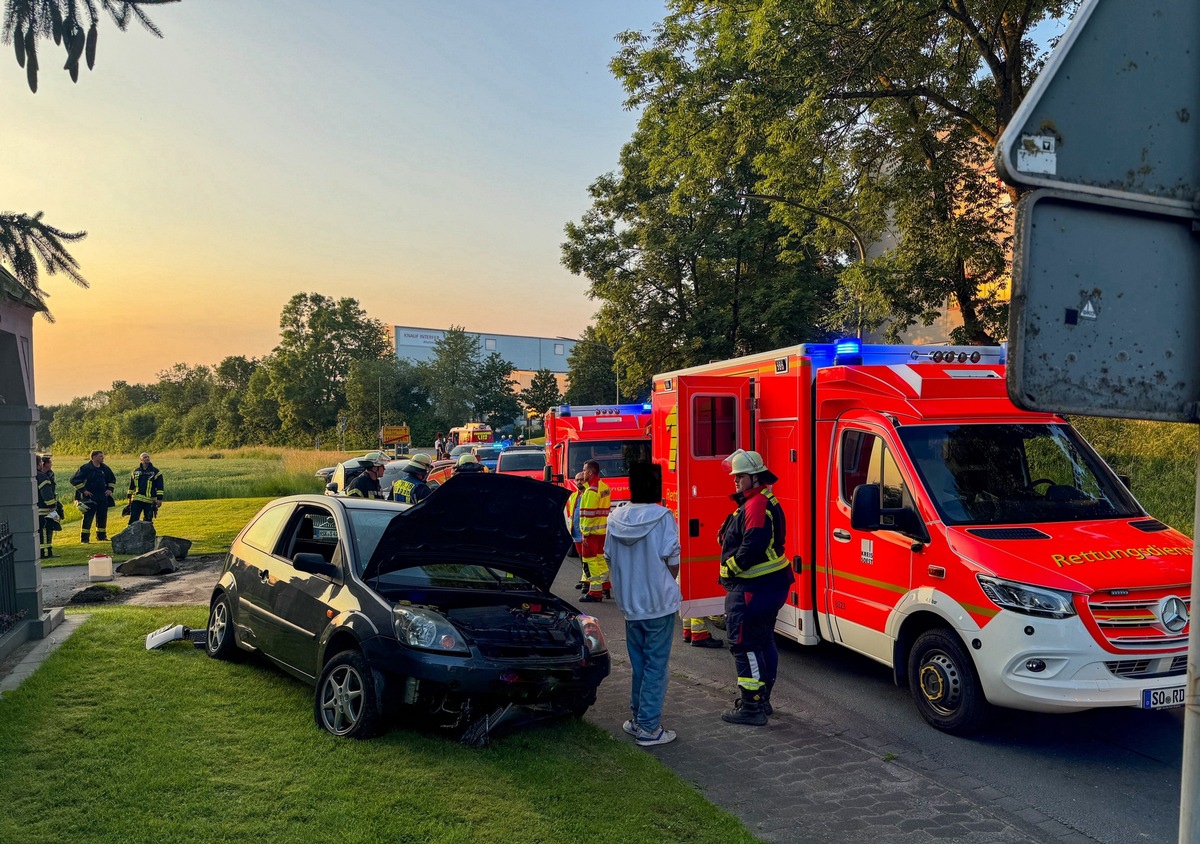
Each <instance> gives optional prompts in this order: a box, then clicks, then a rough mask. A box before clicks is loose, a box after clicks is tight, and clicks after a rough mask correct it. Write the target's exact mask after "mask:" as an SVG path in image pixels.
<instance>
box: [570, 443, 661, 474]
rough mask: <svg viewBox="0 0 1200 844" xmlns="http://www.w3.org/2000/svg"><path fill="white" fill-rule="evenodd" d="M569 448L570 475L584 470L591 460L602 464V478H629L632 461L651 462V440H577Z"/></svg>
mask: <svg viewBox="0 0 1200 844" xmlns="http://www.w3.org/2000/svg"><path fill="white" fill-rule="evenodd" d="M568 449H569V451H568V454H567V460H568V462H569V463H570V466H569V467H568V468H567V472H568V474H569V476H570V477H574V476H575V475H576V474H578V473H579V472H582V471H583V464H584V463H586V462H587V461H589V460H595V461H596V462H597V463H599V464H600V477H602V478H627V477H629V464H630V463H649V462H650V441H649V440H577V441H575V442H572V443H571V444H570V446H568Z"/></svg>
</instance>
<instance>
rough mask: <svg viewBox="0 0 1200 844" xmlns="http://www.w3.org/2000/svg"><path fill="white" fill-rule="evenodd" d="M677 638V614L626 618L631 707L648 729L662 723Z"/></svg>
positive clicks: (638, 721)
mask: <svg viewBox="0 0 1200 844" xmlns="http://www.w3.org/2000/svg"><path fill="white" fill-rule="evenodd" d="M674 639H675V614H674V613H672V614H671V615H664V616H662V617H661V618H650V619H645V620H643V621H629V620H628V619H626V621H625V646H626V649H627V650H628V652H629V666H630V668H632V669H633V689H632V690H631V692H630V695H629V708H630V710H632V711H633V721H634V723H635V724H637V726H638V727H640V728H641V729H642V730H644V731H646V732H652V733H653V732H658V728H659V727H660V726H661V725H662V709H663V701H664V700H665V699H666V697H667V663H668V662H669V661H670V658H671V642H672V641H674Z"/></svg>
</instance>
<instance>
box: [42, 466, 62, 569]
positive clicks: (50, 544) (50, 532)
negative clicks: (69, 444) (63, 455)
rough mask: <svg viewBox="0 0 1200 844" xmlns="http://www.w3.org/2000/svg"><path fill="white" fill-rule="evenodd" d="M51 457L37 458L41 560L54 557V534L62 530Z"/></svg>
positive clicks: (60, 506) (60, 507)
mask: <svg viewBox="0 0 1200 844" xmlns="http://www.w3.org/2000/svg"><path fill="white" fill-rule="evenodd" d="M51 459H52V458H51V456H50V455H49V454H39V455H38V456H37V493H38V540H39V541H40V542H41V544H42V559H43V560H46V559H49V558H51V557H53V556H54V532H55V531H56V530H62V521H61V519H62V513H61V512H60V511H61V510H62V505H61V504H59V503H58V491H57V490H56V489H55V483H54V470H53V469H52V468H51V467H50V462H51Z"/></svg>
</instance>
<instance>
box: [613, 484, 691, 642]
mask: <svg viewBox="0 0 1200 844" xmlns="http://www.w3.org/2000/svg"><path fill="white" fill-rule="evenodd" d="M679 553H680V548H679V528H678V526H677V525H676V524H675V517H674V516H672V515H671V511H670V510H668V509H667V508H666V507H663V506H662V505H661V504H627V505H625V506H624V507H618V508H616V509H615V510H613V511H612V512H610V513H609V515H608V534H607V536H606V537H605V539H604V557H605V559H607V560H608V568H609V579H610V580H611V581H612V588H613V597H614V598H615V599H616V601H617V607H618V608H619V609H620V610H621V612H622V613H624V615H625V618H627V619H629V620H630V621H645V620H647V619H652V618H662V617H663V616H664V615H671V614H673V613H676V612H678V611H679V605H680V601H681V596H680V593H679V584H678V583H676V582H675V577H674V576H673V575H672V574H671V572H670V571H668V569H667V566H668V565H670V566H677V565H679Z"/></svg>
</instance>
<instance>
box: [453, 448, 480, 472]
mask: <svg viewBox="0 0 1200 844" xmlns="http://www.w3.org/2000/svg"><path fill="white" fill-rule="evenodd" d="M486 471H487V467H486V466H484V465H483V464H482V463H480V462H479V458H478V457H476V456H475V455H474V454H471V453H470V452H467V453H466V454H460V455H459V456H458V465H457V466H455V467H454V474H456V475H469V474H471V473H472V472H486Z"/></svg>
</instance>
